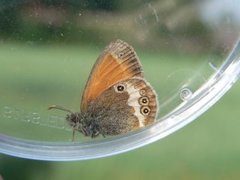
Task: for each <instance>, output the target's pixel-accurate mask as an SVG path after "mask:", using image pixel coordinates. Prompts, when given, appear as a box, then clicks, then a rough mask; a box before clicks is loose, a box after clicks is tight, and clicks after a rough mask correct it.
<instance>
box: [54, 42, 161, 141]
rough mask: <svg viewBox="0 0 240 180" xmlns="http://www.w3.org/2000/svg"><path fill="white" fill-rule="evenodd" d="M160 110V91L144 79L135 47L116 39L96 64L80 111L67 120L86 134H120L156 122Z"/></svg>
mask: <svg viewBox="0 0 240 180" xmlns="http://www.w3.org/2000/svg"><path fill="white" fill-rule="evenodd" d="M52 108H57V107H56V106H51V107H50V109H52ZM58 109H63V108H58ZM157 111H158V101H157V95H156V93H155V91H154V90H153V88H152V87H151V86H150V84H149V83H148V82H147V81H146V80H145V78H144V76H143V71H142V66H141V64H140V62H139V60H138V57H137V55H136V53H135V51H134V50H133V48H132V47H131V46H129V45H128V44H127V43H125V42H124V41H121V40H116V41H114V42H112V43H110V45H109V46H107V47H106V49H105V51H104V52H103V53H102V54H101V55H100V56H99V58H98V59H97V62H96V63H95V65H94V66H93V69H92V72H91V74H90V76H89V79H88V81H87V84H86V87H85V90H84V93H83V96H82V102H81V111H80V112H79V113H72V112H71V111H69V112H71V113H70V114H69V115H67V117H66V120H67V122H68V123H69V125H70V126H71V127H72V128H73V130H74V132H75V131H79V132H80V133H82V134H84V135H85V136H91V137H96V136H98V135H100V134H101V135H103V136H105V135H118V134H123V133H126V132H129V131H133V130H135V129H138V128H141V127H144V126H146V125H148V124H151V123H153V122H154V121H155V119H156V115H157Z"/></svg>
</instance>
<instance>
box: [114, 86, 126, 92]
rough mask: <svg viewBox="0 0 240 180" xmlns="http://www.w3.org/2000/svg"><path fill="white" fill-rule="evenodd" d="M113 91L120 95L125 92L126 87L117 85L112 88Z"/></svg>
mask: <svg viewBox="0 0 240 180" xmlns="http://www.w3.org/2000/svg"><path fill="white" fill-rule="evenodd" d="M114 89H115V91H116V92H118V93H122V92H124V91H125V89H126V86H125V85H124V84H118V85H116V86H114Z"/></svg>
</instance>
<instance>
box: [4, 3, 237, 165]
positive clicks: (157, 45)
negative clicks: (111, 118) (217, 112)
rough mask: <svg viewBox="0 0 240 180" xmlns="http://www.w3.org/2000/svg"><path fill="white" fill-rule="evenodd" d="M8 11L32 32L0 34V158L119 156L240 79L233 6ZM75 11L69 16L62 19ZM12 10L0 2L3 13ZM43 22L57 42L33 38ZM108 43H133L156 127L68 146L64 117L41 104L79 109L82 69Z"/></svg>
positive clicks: (182, 121) (187, 118)
mask: <svg viewBox="0 0 240 180" xmlns="http://www.w3.org/2000/svg"><path fill="white" fill-rule="evenodd" d="M123 3H126V5H127V4H128V2H127V1H126V2H125V1H123ZM14 6H15V7H16V9H18V10H19V11H18V13H19V12H20V15H21V18H20V20H22V21H23V22H25V23H26V24H28V23H29V24H30V25H29V24H28V25H27V26H26V27H24V28H23V29H22V31H23V30H24V31H26V33H29V32H31V33H30V34H31V36H30V37H28V36H27V37H25V39H24V38H23V39H22V40H19V38H20V37H19V36H20V35H22V34H21V32H18V33H19V34H20V35H19V36H18V35H16V34H14V33H13V34H11V35H10V36H9V37H11V38H9V37H8V38H7V36H6V35H3V33H2V41H1V42H0V63H1V64H0V73H1V76H0V83H1V88H0V92H1V96H0V152H2V153H4V154H9V155H13V156H18V157H24V158H30V159H40V160H56V161H67V160H85V159H93V158H99V157H105V156H109V155H114V154H118V153H122V152H126V151H129V150H132V149H135V148H138V147H141V146H144V145H146V144H149V143H152V142H154V141H157V140H159V139H161V138H163V137H166V136H167V135H169V134H171V133H173V132H175V131H176V130H178V129H180V128H182V127H184V126H185V125H187V124H188V123H190V122H191V121H193V120H194V119H196V118H197V117H198V116H199V115H201V114H202V113H204V112H205V111H206V110H207V109H208V108H210V107H211V106H212V105H213V104H214V103H215V102H216V101H217V100H219V99H220V98H221V97H222V96H223V95H224V94H225V92H226V91H227V90H229V89H230V88H231V86H232V85H233V84H234V82H236V80H237V79H238V78H239V74H240V42H239V29H240V27H239V25H238V24H239V22H240V14H239V13H238V10H236V9H235V8H236V7H239V3H238V2H237V1H231V2H228V1H224V0H222V1H202V2H201V3H200V2H189V3H180V2H179V1H149V2H142V3H134V2H132V4H131V6H129V8H123V9H121V8H120V7H119V6H120V5H116V9H114V8H112V9H111V8H110V10H109V9H104V10H98V11H97V10H94V9H91V8H87V6H86V7H85V8H83V7H79V9H78V8H77V5H76V4H74V3H73V4H64V5H62V6H61V8H59V7H58V8H54V6H52V5H48V4H47V5H46V4H45V5H41V3H40V4H39V5H38V6H36V4H31V3H30V4H28V3H26V4H21V6H19V4H15V5H14ZM74 6H76V9H74V13H69V12H68V10H69V9H68V8H69V7H70V8H73V7H74ZM11 7H12V5H11V6H8V5H4V8H3V9H2V11H7V10H8V9H9V8H11ZM107 7H108V6H107ZM109 7H114V6H113V5H111V6H109ZM123 7H124V6H123ZM216 7H218V8H216ZM239 8H240V7H239ZM216 9H218V10H216ZM45 14H48V18H47V20H46V19H45V18H44V17H45ZM70 15H71V16H70ZM53 17H57V18H55V19H54V18H53ZM70 17H71V18H70ZM6 23H9V24H10V25H12V26H14V25H15V24H14V23H13V21H7V22H6ZM45 23H47V26H46V27H47V28H48V29H47V30H48V31H50V30H52V31H54V33H53V34H54V35H55V36H56V39H54V38H53V37H48V36H46V35H44V34H41V33H39V32H43V30H42V29H41V27H42V26H43V27H44V24H45ZM36 24H37V25H36ZM76 24H77V25H76ZM28 26H29V27H30V28H27V27H28ZM19 28H21V27H19ZM31 28H32V29H31ZM34 28H35V30H36V29H37V31H33V29H34ZM65 28H66V29H65ZM40 29H41V30H40ZM44 32H45V31H44ZM69 32H71V33H69ZM73 33H76V37H78V38H79V39H74V38H76V37H74V36H73ZM70 34H71V35H70ZM0 35H1V34H0ZM0 37H1V36H0ZM35 37H36V38H35ZM116 38H120V39H123V40H125V41H127V42H128V43H129V44H131V45H132V46H133V47H135V50H136V52H137V54H138V56H139V58H140V60H141V62H142V65H143V69H144V72H145V76H146V78H147V79H148V80H149V81H150V83H151V84H152V86H153V87H154V88H155V90H156V92H157V93H158V96H159V103H160V113H159V116H158V119H157V122H156V123H154V124H153V125H151V126H148V127H146V128H143V129H140V130H138V131H134V132H131V133H127V134H124V135H121V136H114V137H106V138H102V137H99V138H96V139H91V138H88V137H83V136H82V135H81V134H77V136H76V138H77V139H76V141H75V142H71V138H72V137H71V135H72V130H71V128H70V127H68V125H67V124H66V122H65V112H58V111H53V112H52V111H48V110H47V107H48V106H49V105H51V104H59V105H63V106H65V107H68V108H69V109H72V110H74V111H79V104H80V102H79V101H80V97H81V92H82V91H83V87H84V84H85V82H86V80H87V77H88V74H89V72H90V69H91V66H92V65H93V63H94V62H95V60H96V58H97V56H98V54H100V53H101V50H102V49H103V48H104V46H105V45H107V44H108V43H109V42H110V41H111V40H113V39H116ZM20 39H21V38H20ZM86 39H87V40H86ZM96 40H98V41H96Z"/></svg>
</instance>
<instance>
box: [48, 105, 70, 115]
mask: <svg viewBox="0 0 240 180" xmlns="http://www.w3.org/2000/svg"><path fill="white" fill-rule="evenodd" d="M51 109H58V110H62V111H66V112H69V113H72V114H73V112H72V111H70V110H69V109H66V108H64V107H62V106H58V105H51V106H49V107H48V110H51Z"/></svg>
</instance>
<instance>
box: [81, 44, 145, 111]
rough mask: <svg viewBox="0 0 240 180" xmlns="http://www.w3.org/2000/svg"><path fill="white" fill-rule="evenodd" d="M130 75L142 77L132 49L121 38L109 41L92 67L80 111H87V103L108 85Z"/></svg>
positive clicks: (139, 65) (130, 76)
mask: <svg viewBox="0 0 240 180" xmlns="http://www.w3.org/2000/svg"><path fill="white" fill-rule="evenodd" d="M132 77H143V72H142V68H141V64H140V62H139V59H138V57H137V55H136V53H135V51H134V49H133V48H132V47H131V46H130V45H128V44H127V43H126V42H124V41H122V40H116V41H114V42H112V43H110V44H109V45H108V46H107V47H106V49H105V50H104V52H103V53H102V54H101V55H100V56H99V57H98V59H97V61H96V63H95V65H94V66H93V68H92V71H91V73H90V76H89V79H88V81H87V83H86V86H85V90H84V92H83V96H82V101H81V111H87V108H88V105H89V103H90V102H91V101H93V100H95V99H96V98H97V97H98V96H99V95H100V94H102V93H103V92H104V91H105V90H107V89H108V88H109V87H111V86H113V85H114V84H116V83H118V82H120V81H124V80H126V79H130V78H132Z"/></svg>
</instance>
